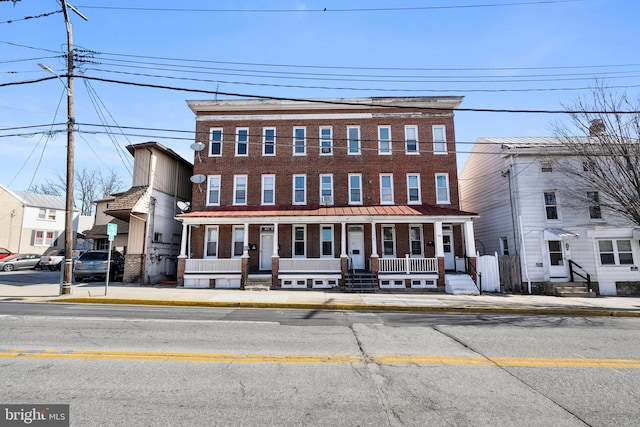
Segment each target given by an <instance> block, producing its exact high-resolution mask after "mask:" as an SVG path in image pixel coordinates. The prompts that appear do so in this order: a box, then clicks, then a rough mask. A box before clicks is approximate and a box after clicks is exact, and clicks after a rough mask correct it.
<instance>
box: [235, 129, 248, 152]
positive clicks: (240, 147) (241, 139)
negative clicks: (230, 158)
mask: <svg viewBox="0 0 640 427" xmlns="http://www.w3.org/2000/svg"><path fill="white" fill-rule="evenodd" d="M248 155H249V129H247V128H237V129H236V156H248Z"/></svg>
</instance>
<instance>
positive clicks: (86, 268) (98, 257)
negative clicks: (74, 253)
mask: <svg viewBox="0 0 640 427" xmlns="http://www.w3.org/2000/svg"><path fill="white" fill-rule="evenodd" d="M108 256H109V251H87V252H85V253H83V254H82V255H80V257H79V258H78V259H77V260H76V262H75V263H74V264H73V277H74V279H75V280H76V282H82V281H83V280H87V279H102V280H105V279H106V277H107V266H108V265H109V264H108V261H107V258H108ZM122 273H124V256H123V255H122V254H121V253H120V252H118V251H111V265H110V268H109V279H110V280H115V279H116V278H117V277H118V276H119V275H121V274H122Z"/></svg>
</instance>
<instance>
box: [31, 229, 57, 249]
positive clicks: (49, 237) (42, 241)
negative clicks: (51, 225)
mask: <svg viewBox="0 0 640 427" xmlns="http://www.w3.org/2000/svg"><path fill="white" fill-rule="evenodd" d="M57 238H58V232H57V231H44V230H36V231H34V233H33V246H56V245H55V243H56V239H57Z"/></svg>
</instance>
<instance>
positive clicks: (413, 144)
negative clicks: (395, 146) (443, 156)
mask: <svg viewBox="0 0 640 427" xmlns="http://www.w3.org/2000/svg"><path fill="white" fill-rule="evenodd" d="M404 144H405V152H406V153H407V154H419V151H418V126H415V125H407V126H405V127H404Z"/></svg>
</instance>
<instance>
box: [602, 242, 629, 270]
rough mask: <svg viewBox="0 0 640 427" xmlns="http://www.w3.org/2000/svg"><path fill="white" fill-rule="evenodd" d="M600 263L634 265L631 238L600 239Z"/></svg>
mask: <svg viewBox="0 0 640 427" xmlns="http://www.w3.org/2000/svg"><path fill="white" fill-rule="evenodd" d="M598 251H599V252H600V264H602V265H630V264H631V265H633V251H632V249H631V240H598Z"/></svg>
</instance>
